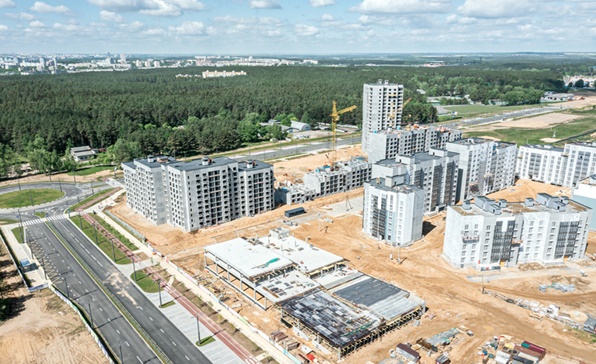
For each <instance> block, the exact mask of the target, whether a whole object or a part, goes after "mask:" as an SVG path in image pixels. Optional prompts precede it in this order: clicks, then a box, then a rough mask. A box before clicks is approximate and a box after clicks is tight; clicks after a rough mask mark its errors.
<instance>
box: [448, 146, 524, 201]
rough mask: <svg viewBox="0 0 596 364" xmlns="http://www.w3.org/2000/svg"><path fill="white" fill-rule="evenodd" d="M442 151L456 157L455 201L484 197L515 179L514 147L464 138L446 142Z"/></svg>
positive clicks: (503, 187) (515, 155) (515, 148)
mask: <svg viewBox="0 0 596 364" xmlns="http://www.w3.org/2000/svg"><path fill="white" fill-rule="evenodd" d="M446 149H447V150H448V151H450V152H455V153H458V154H459V175H458V188H457V196H456V201H458V202H459V201H462V200H467V199H470V198H472V197H474V196H480V195H487V194H489V193H492V192H496V191H500V190H502V189H505V188H507V187H509V186H512V185H513V183H514V179H515V163H516V157H517V147H516V145H515V144H510V143H503V142H496V141H493V140H488V139H480V138H468V139H461V140H457V141H454V142H448V143H447V145H446Z"/></svg>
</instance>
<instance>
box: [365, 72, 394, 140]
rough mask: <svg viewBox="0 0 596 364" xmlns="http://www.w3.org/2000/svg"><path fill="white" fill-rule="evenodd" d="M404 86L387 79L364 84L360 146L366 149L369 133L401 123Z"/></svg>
mask: <svg viewBox="0 0 596 364" xmlns="http://www.w3.org/2000/svg"><path fill="white" fill-rule="evenodd" d="M403 103H404V86H403V85H398V84H395V83H389V81H383V80H379V81H378V82H377V83H366V84H364V89H363V96H362V147H363V149H364V150H366V151H368V148H369V146H370V135H371V134H373V133H378V132H380V131H382V130H386V129H387V128H396V127H397V126H398V125H400V124H401V112H402V105H403Z"/></svg>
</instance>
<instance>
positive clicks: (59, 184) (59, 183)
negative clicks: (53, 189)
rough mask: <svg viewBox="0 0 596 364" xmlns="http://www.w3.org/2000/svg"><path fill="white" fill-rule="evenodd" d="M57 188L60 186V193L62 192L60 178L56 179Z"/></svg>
mask: <svg viewBox="0 0 596 364" xmlns="http://www.w3.org/2000/svg"><path fill="white" fill-rule="evenodd" d="M58 186H60V192H64V191H62V181H61V180H60V178H58Z"/></svg>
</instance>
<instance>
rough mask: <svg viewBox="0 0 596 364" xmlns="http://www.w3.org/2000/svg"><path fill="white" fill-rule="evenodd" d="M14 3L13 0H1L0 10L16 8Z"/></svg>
mask: <svg viewBox="0 0 596 364" xmlns="http://www.w3.org/2000/svg"><path fill="white" fill-rule="evenodd" d="M14 7H15V5H14V1H12V0H0V8H14Z"/></svg>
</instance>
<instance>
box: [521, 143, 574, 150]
mask: <svg viewBox="0 0 596 364" xmlns="http://www.w3.org/2000/svg"><path fill="white" fill-rule="evenodd" d="M523 147H526V148H532V149H542V150H552V151H554V152H562V151H563V150H564V149H563V148H559V147H553V146H552V145H540V144H526V145H523Z"/></svg>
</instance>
